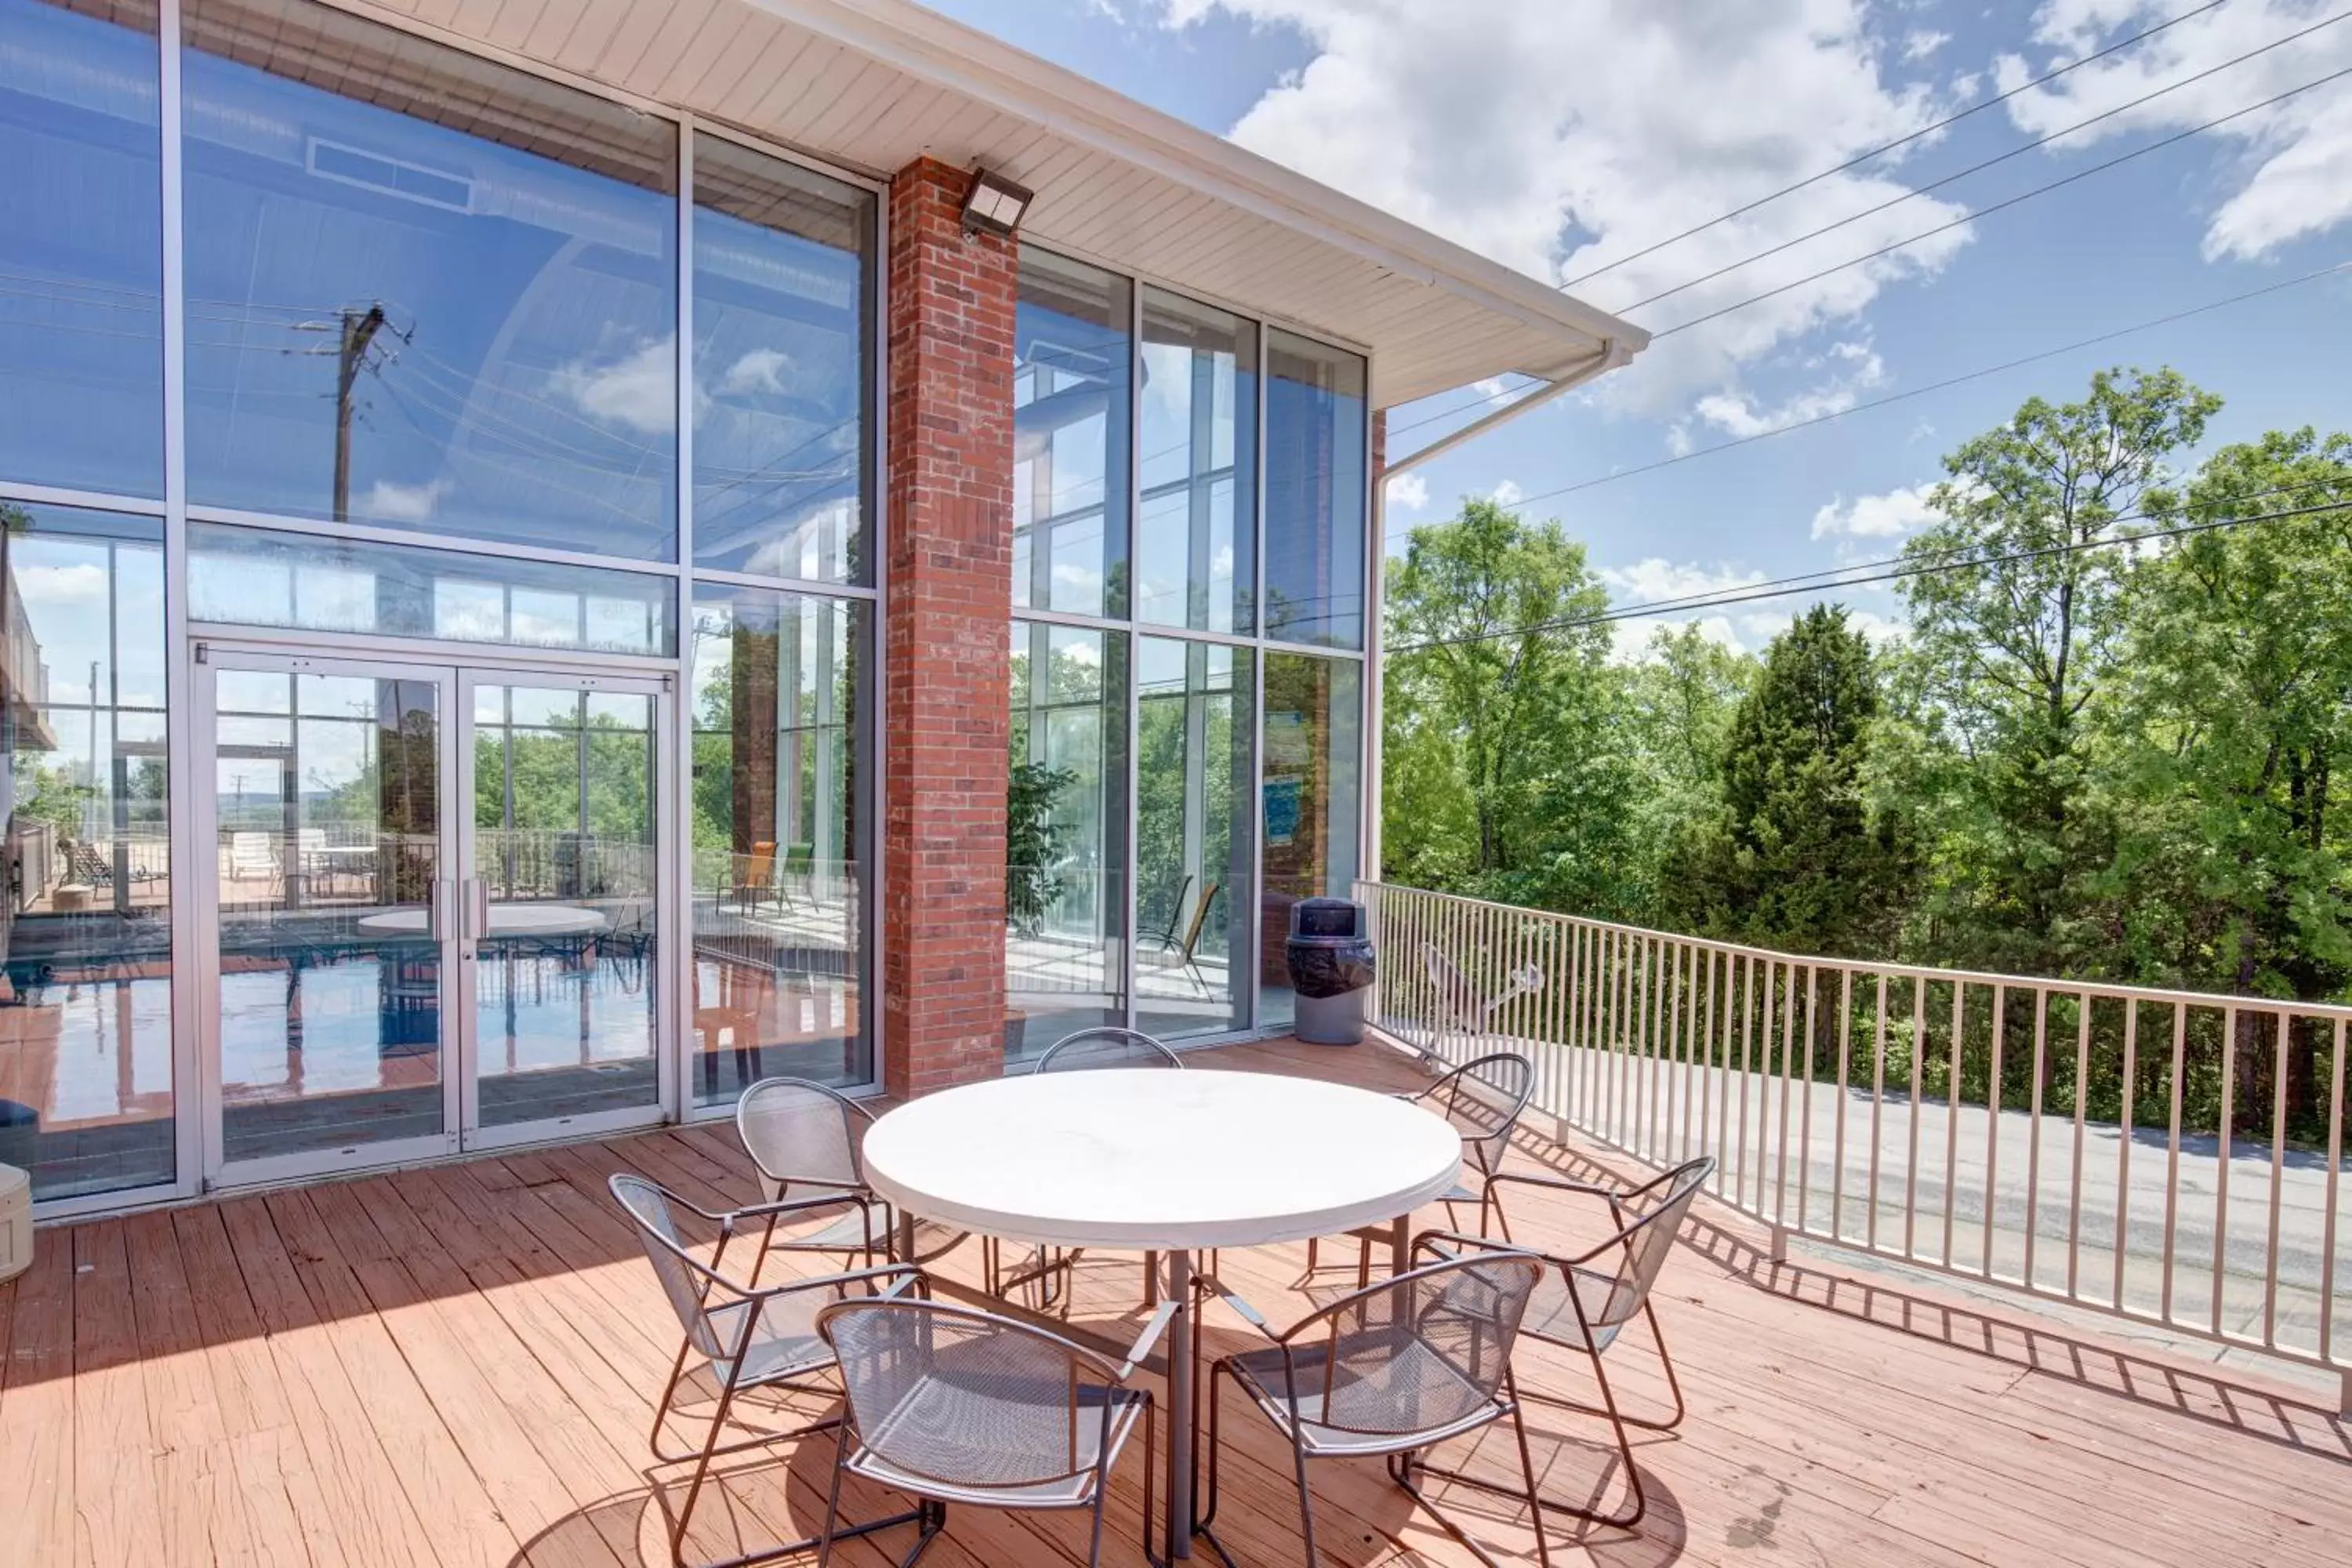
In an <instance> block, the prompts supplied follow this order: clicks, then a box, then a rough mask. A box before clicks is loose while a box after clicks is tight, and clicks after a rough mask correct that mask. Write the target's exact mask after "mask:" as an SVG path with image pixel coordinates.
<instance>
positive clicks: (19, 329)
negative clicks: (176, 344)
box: [0, 0, 163, 499]
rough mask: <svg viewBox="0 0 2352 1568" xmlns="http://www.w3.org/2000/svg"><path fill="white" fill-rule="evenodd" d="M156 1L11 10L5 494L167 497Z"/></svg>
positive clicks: (1, 207)
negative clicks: (43, 488) (16, 488)
mask: <svg viewBox="0 0 2352 1568" xmlns="http://www.w3.org/2000/svg"><path fill="white" fill-rule="evenodd" d="M155 34H156V7H155V5H154V4H153V0H67V3H64V4H59V3H57V0H0V478H6V479H15V480H16V481H18V482H20V483H24V484H35V485H55V486H58V487H61V488H65V489H84V490H100V491H110V492H113V493H115V494H118V495H125V496H138V497H144V498H148V499H160V498H161V497H162V495H163V163H162V159H163V128H162V118H161V115H160V113H159V110H158V103H159V100H160V96H161V85H160V84H161V71H160V67H159V58H160V57H159V53H158V50H157V47H156V37H155Z"/></svg>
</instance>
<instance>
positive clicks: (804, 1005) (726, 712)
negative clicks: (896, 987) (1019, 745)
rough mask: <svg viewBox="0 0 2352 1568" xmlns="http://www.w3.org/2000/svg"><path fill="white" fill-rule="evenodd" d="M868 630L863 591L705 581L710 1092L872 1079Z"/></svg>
mask: <svg viewBox="0 0 2352 1568" xmlns="http://www.w3.org/2000/svg"><path fill="white" fill-rule="evenodd" d="M872 636H873V634H872V628H871V625H870V617H869V616H868V614H867V611H866V605H862V604H859V603H857V602H856V601H853V600H843V599H827V598H823V597H819V596H816V595H806V594H783V593H774V592H771V591H768V590H765V589H758V588H730V587H725V586H720V585H717V584H705V585H703V586H702V587H699V588H698V589H697V590H696V591H695V598H694V693H693V701H694V786H693V790H694V988H695V989H694V1030H695V1037H696V1045H695V1048H696V1051H697V1056H696V1058H695V1060H696V1063H697V1066H696V1068H694V1070H693V1071H692V1073H691V1075H690V1079H689V1083H688V1089H689V1092H691V1093H692V1095H693V1096H694V1102H695V1103H696V1104H698V1105H717V1104H724V1103H726V1102H727V1101H730V1100H733V1099H734V1098H735V1097H736V1096H737V1095H738V1094H740V1093H741V1092H742V1090H743V1086H744V1085H745V1084H747V1083H750V1082H751V1081H752V1080H754V1079H760V1078H763V1077H767V1076H769V1075H771V1074H776V1073H783V1074H789V1075H791V1076H792V1077H794V1078H808V1079H817V1080H818V1081H820V1082H824V1083H834V1084H862V1083H867V1082H870V1081H872V1079H873V1078H874V1047H873V1034H872V1028H871V1020H870V1019H869V1017H868V1016H867V1012H866V1006H865V998H866V996H868V995H869V994H871V992H872V977H871V973H870V965H871V959H870V957H869V956H868V950H867V945H866V908H867V899H868V894H869V891H870V889H869V888H868V886H867V880H866V879H867V876H868V871H867V867H868V866H869V865H870V863H871V858H872V849H871V845H872V826H871V824H870V823H869V821H868V820H867V818H866V812H865V807H864V804H863V803H864V802H865V800H866V789H865V784H864V780H865V777H866V767H867V765H868V764H867V760H866V759H867V757H868V756H869V755H870V751H869V748H870V747H871V745H872V734H871V731H872V718H871V715H872V712H873V689H872V688H873V673H872V668H871V664H870V661H871V658H872V657H873V656H872V652H871V648H872Z"/></svg>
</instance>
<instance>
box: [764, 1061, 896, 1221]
mask: <svg viewBox="0 0 2352 1568" xmlns="http://www.w3.org/2000/svg"><path fill="white" fill-rule="evenodd" d="M872 1120H873V1119H872V1118H871V1117H870V1116H868V1115H867V1114H866V1109H865V1107H863V1106H861V1105H859V1104H858V1103H857V1102H856V1100H850V1099H847V1098H845V1096H843V1095H841V1094H839V1093H837V1092H836V1091H835V1090H833V1089H827V1088H826V1087H825V1086H824V1084H821V1083H812V1082H810V1081H809V1080H808V1079H800V1078H763V1079H761V1080H760V1081H759V1082H757V1083H755V1084H753V1085H752V1086H751V1088H749V1089H745V1090H744V1091H743V1098H742V1099H740V1100H737V1101H736V1102H735V1132H736V1135H737V1136H738V1137H740V1138H741V1139H742V1140H743V1151H744V1152H745V1153H747V1154H749V1155H751V1163H753V1164H755V1165H757V1166H759V1167H760V1174H761V1175H762V1176H764V1177H766V1178H767V1179H768V1181H769V1183H770V1184H772V1187H773V1189H774V1195H778V1196H781V1195H782V1193H783V1192H784V1190H785V1189H786V1188H788V1187H790V1186H791V1185H792V1184H793V1183H795V1182H799V1183H802V1184H805V1185H809V1186H818V1187H835V1188H846V1189H851V1190H857V1189H862V1188H863V1187H864V1186H865V1185H866V1163H865V1161H864V1159H863V1158H862V1156H861V1155H860V1153H859V1150H858V1140H859V1138H860V1137H861V1136H862V1135H863V1134H864V1132H865V1130H866V1123H867V1122H869V1121H872Z"/></svg>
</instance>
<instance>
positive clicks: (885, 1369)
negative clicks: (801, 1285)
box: [817, 1297, 1176, 1568]
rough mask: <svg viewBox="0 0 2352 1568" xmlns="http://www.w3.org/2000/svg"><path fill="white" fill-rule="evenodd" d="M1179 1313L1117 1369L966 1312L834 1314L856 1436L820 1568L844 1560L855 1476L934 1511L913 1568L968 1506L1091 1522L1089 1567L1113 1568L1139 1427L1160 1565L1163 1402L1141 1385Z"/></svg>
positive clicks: (830, 1514) (1040, 1335)
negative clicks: (849, 1478) (1121, 1489)
mask: <svg viewBox="0 0 2352 1568" xmlns="http://www.w3.org/2000/svg"><path fill="white" fill-rule="evenodd" d="M1175 1310H1176V1308H1175V1303H1174V1302H1172V1301H1171V1302H1170V1303H1168V1304H1167V1305H1166V1306H1164V1307H1162V1308H1161V1309H1160V1311H1159V1312H1158V1313H1157V1314H1155V1315H1154V1316H1153V1318H1152V1319H1151V1321H1150V1323H1148V1324H1147V1325H1146V1326H1145V1328H1144V1331H1143V1333H1142V1336H1141V1337H1140V1338H1139V1339H1138V1340H1137V1341H1136V1342H1135V1345H1134V1347H1133V1348H1132V1349H1131V1350H1129V1352H1128V1355H1127V1360H1126V1361H1125V1362H1124V1363H1117V1362H1113V1361H1111V1360H1109V1359H1108V1357H1106V1356H1102V1355H1098V1354H1097V1353H1096V1352H1093V1351H1090V1350H1087V1349H1085V1348H1084V1347H1082V1346H1079V1345H1076V1344H1073V1343H1072V1342H1069V1341H1068V1340H1066V1339H1063V1338H1062V1337H1060V1336H1059V1335H1057V1334H1051V1333H1047V1332H1046V1331H1044V1330H1042V1329H1035V1328H1031V1327H1030V1326H1028V1325H1027V1324H1025V1323H1018V1322H1014V1321H1012V1320H1011V1319H1009V1318H1000V1317H996V1316H993V1315H992V1314H990V1313H987V1312H981V1311H975V1310H971V1309H970V1308H965V1307H950V1306H942V1305H940V1304H939V1303H937V1302H933V1301H928V1300H908V1299H907V1298H904V1297H899V1298H895V1299H891V1300H864V1301H845V1302H841V1303H838V1304H836V1305H834V1306H830V1307H827V1308H826V1309H825V1310H824V1311H823V1312H821V1313H820V1314H818V1317H817V1331H818V1332H819V1333H821V1334H823V1335H824V1338H825V1341H826V1342H827V1343H829V1344H830V1345H832V1346H833V1349H834V1353H835V1357H836V1358H837V1360H838V1362H839V1364H840V1368H841V1384H842V1389H843V1391H844V1393H845V1394H846V1395H847V1399H848V1408H849V1426H848V1427H847V1429H846V1430H845V1432H844V1434H843V1437H842V1444H841V1456H840V1458H839V1461H838V1462H837V1463H836V1464H835V1467H834V1474H833V1486H832V1489H831V1491H830V1492H829V1494H828V1496H827V1498H826V1501H825V1524H824V1534H823V1536H822V1537H821V1538H820V1539H821V1540H822V1541H823V1542H824V1545H823V1547H822V1548H821V1549H820V1552H819V1555H818V1558H817V1562H818V1563H819V1565H820V1568H823V1565H824V1564H825V1563H828V1562H829V1561H830V1560H831V1557H832V1552H833V1541H834V1538H835V1533H836V1532H835V1528H834V1525H835V1520H836V1519H837V1518H838V1517H839V1513H840V1508H841V1478H842V1477H843V1476H845V1475H852V1474H855V1475H857V1476H860V1477H863V1478H864V1479H866V1480H869V1481H873V1482H876V1483H877V1484H879V1485H882V1486H886V1487H888V1488H891V1489H894V1490H897V1491H902V1492H907V1493H910V1494H912V1495H913V1496H914V1497H916V1498H918V1499H919V1500H920V1505H919V1508H918V1509H917V1510H916V1511H917V1515H918V1519H919V1526H920V1528H919V1533H918V1535H917V1537H916V1541H915V1545H914V1548H913V1550H912V1551H910V1552H908V1554H907V1556H906V1557H905V1558H904V1559H903V1560H902V1562H901V1568H912V1565H913V1563H914V1562H915V1560H916V1559H917V1558H919V1557H920V1556H921V1555H922V1554H923V1552H924V1551H925V1549H927V1548H928V1547H929V1545H930V1543H931V1542H932V1541H933V1540H934V1539H936V1538H937V1537H938V1535H939V1534H940V1531H942V1530H944V1529H945V1528H946V1527H947V1510H948V1507H949V1505H950V1504H951V1503H960V1502H961V1503H971V1504H974V1505H977V1506H980V1507H983V1508H1016V1509H1087V1510H1090V1511H1091V1513H1092V1514H1093V1520H1094V1531H1093V1536H1092V1540H1091V1542H1090V1544H1089V1546H1088V1550H1087V1562H1088V1563H1100V1562H1101V1561H1102V1533H1103V1503H1104V1500H1105V1499H1107V1498H1108V1496H1109V1493H1110V1472H1111V1468H1112V1467H1113V1466H1115V1465H1117V1464H1118V1457H1119V1454H1120V1451H1121V1450H1122V1449H1124V1448H1125V1447H1126V1446H1127V1442H1128V1439H1129V1437H1130V1436H1133V1435H1134V1433H1135V1432H1136V1430H1137V1428H1139V1427H1140V1428H1141V1429H1142V1431H1143V1445H1144V1455H1143V1474H1144V1482H1143V1488H1144V1491H1143V1521H1144V1524H1143V1532H1144V1537H1145V1542H1146V1544H1145V1547H1144V1551H1145V1553H1146V1555H1148V1556H1151V1555H1152V1554H1151V1552H1150V1534H1151V1519H1152V1479H1153V1476H1152V1473H1153V1471H1154V1470H1155V1469H1156V1468H1157V1463H1156V1457H1155V1454H1154V1448H1155V1440H1154V1437H1153V1433H1152V1425H1151V1395H1150V1393H1149V1392H1148V1391H1146V1390H1143V1389H1140V1388H1129V1387H1128V1386H1127V1383H1128V1380H1129V1378H1131V1377H1132V1376H1134V1374H1135V1372H1136V1369H1137V1367H1138V1366H1139V1364H1140V1363H1141V1362H1142V1360H1143V1357H1144V1356H1145V1354H1146V1353H1148V1352H1149V1351H1150V1348H1151V1345H1152V1343H1153V1342H1155V1341H1157V1340H1158V1339H1159V1337H1160V1333H1161V1332H1162V1331H1164V1330H1165V1329H1166V1328H1167V1326H1168V1321H1169V1320H1170V1318H1171V1317H1172V1316H1173V1315H1174V1313H1175ZM1152 1561H1153V1562H1154V1563H1158V1562H1159V1561H1160V1559H1159V1558H1158V1557H1157V1556H1152Z"/></svg>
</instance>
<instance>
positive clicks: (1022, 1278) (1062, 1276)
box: [980, 1024, 1213, 1308]
mask: <svg viewBox="0 0 2352 1568" xmlns="http://www.w3.org/2000/svg"><path fill="white" fill-rule="evenodd" d="M1183 1066H1184V1058H1181V1057H1180V1056H1178V1055H1177V1054H1176V1053H1175V1052H1174V1051H1172V1050H1171V1049H1169V1048H1168V1047H1167V1046H1166V1045H1164V1044H1162V1043H1161V1042H1160V1041H1159V1040H1156V1039H1154V1038H1152V1037H1150V1035H1147V1034H1145V1033H1144V1032H1143V1031H1142V1030H1140V1029H1125V1028H1121V1027H1119V1026H1117V1025H1115V1024H1097V1025H1096V1026H1093V1027H1091V1028H1086V1029H1080V1030H1078V1031H1077V1032H1076V1034H1070V1035H1064V1036H1063V1037H1061V1038H1060V1039H1058V1040H1055V1042H1054V1043H1053V1044H1052V1045H1050V1046H1048V1047H1045V1054H1044V1055H1043V1056H1040V1057H1039V1058H1037V1066H1036V1067H1035V1068H1034V1070H1035V1071H1037V1072H1094V1071H1100V1070H1107V1069H1133V1068H1175V1069H1177V1070H1179V1071H1181V1070H1182V1068H1183ZM980 1245H981V1253H982V1270H983V1272H984V1275H985V1279H986V1284H987V1289H988V1293H989V1294H990V1295H992V1296H1002V1295H1003V1294H1004V1293H1005V1292H1006V1291H1007V1290H1013V1289H1019V1288H1020V1287H1021V1286H1024V1285H1026V1284H1028V1283H1030V1282H1031V1281H1033V1280H1034V1281H1037V1282H1039V1284H1040V1300H1039V1302H1038V1304H1039V1305H1040V1306H1044V1307H1051V1306H1052V1305H1053V1304H1054V1302H1055V1300H1056V1299H1057V1297H1058V1298H1063V1299H1066V1292H1067V1289H1068V1287H1069V1285H1070V1283H1071V1277H1070V1270H1071V1269H1072V1268H1076V1266H1077V1262H1078V1259H1079V1258H1082V1257H1084V1256H1085V1255H1086V1249H1085V1248H1083V1247H1073V1248H1071V1249H1070V1250H1068V1251H1062V1250H1060V1249H1057V1248H1054V1247H1037V1248H1036V1249H1034V1251H1032V1252H1031V1253H1030V1254H1029V1255H1028V1256H1027V1257H1026V1258H1023V1259H1022V1260H1021V1262H1020V1263H1019V1264H1018V1265H1017V1266H1016V1267H1015V1268H1014V1269H1013V1272H1012V1273H1011V1274H1010V1275H1007V1274H1006V1273H1005V1272H1004V1263H1003V1253H1002V1250H1001V1244H1000V1243H999V1242H998V1240H997V1238H996V1237H992V1236H989V1237H982V1238H981V1244H980ZM1212 1267H1213V1266H1212ZM1056 1280H1058V1281H1059V1282H1060V1289H1056V1287H1055V1281H1056ZM1159 1300H1160V1254H1158V1253H1157V1252H1147V1253H1145V1254H1144V1255H1143V1304H1144V1306H1145V1307H1146V1308H1150V1307H1152V1306H1154V1305H1156V1304H1157V1303H1158V1302H1159Z"/></svg>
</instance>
